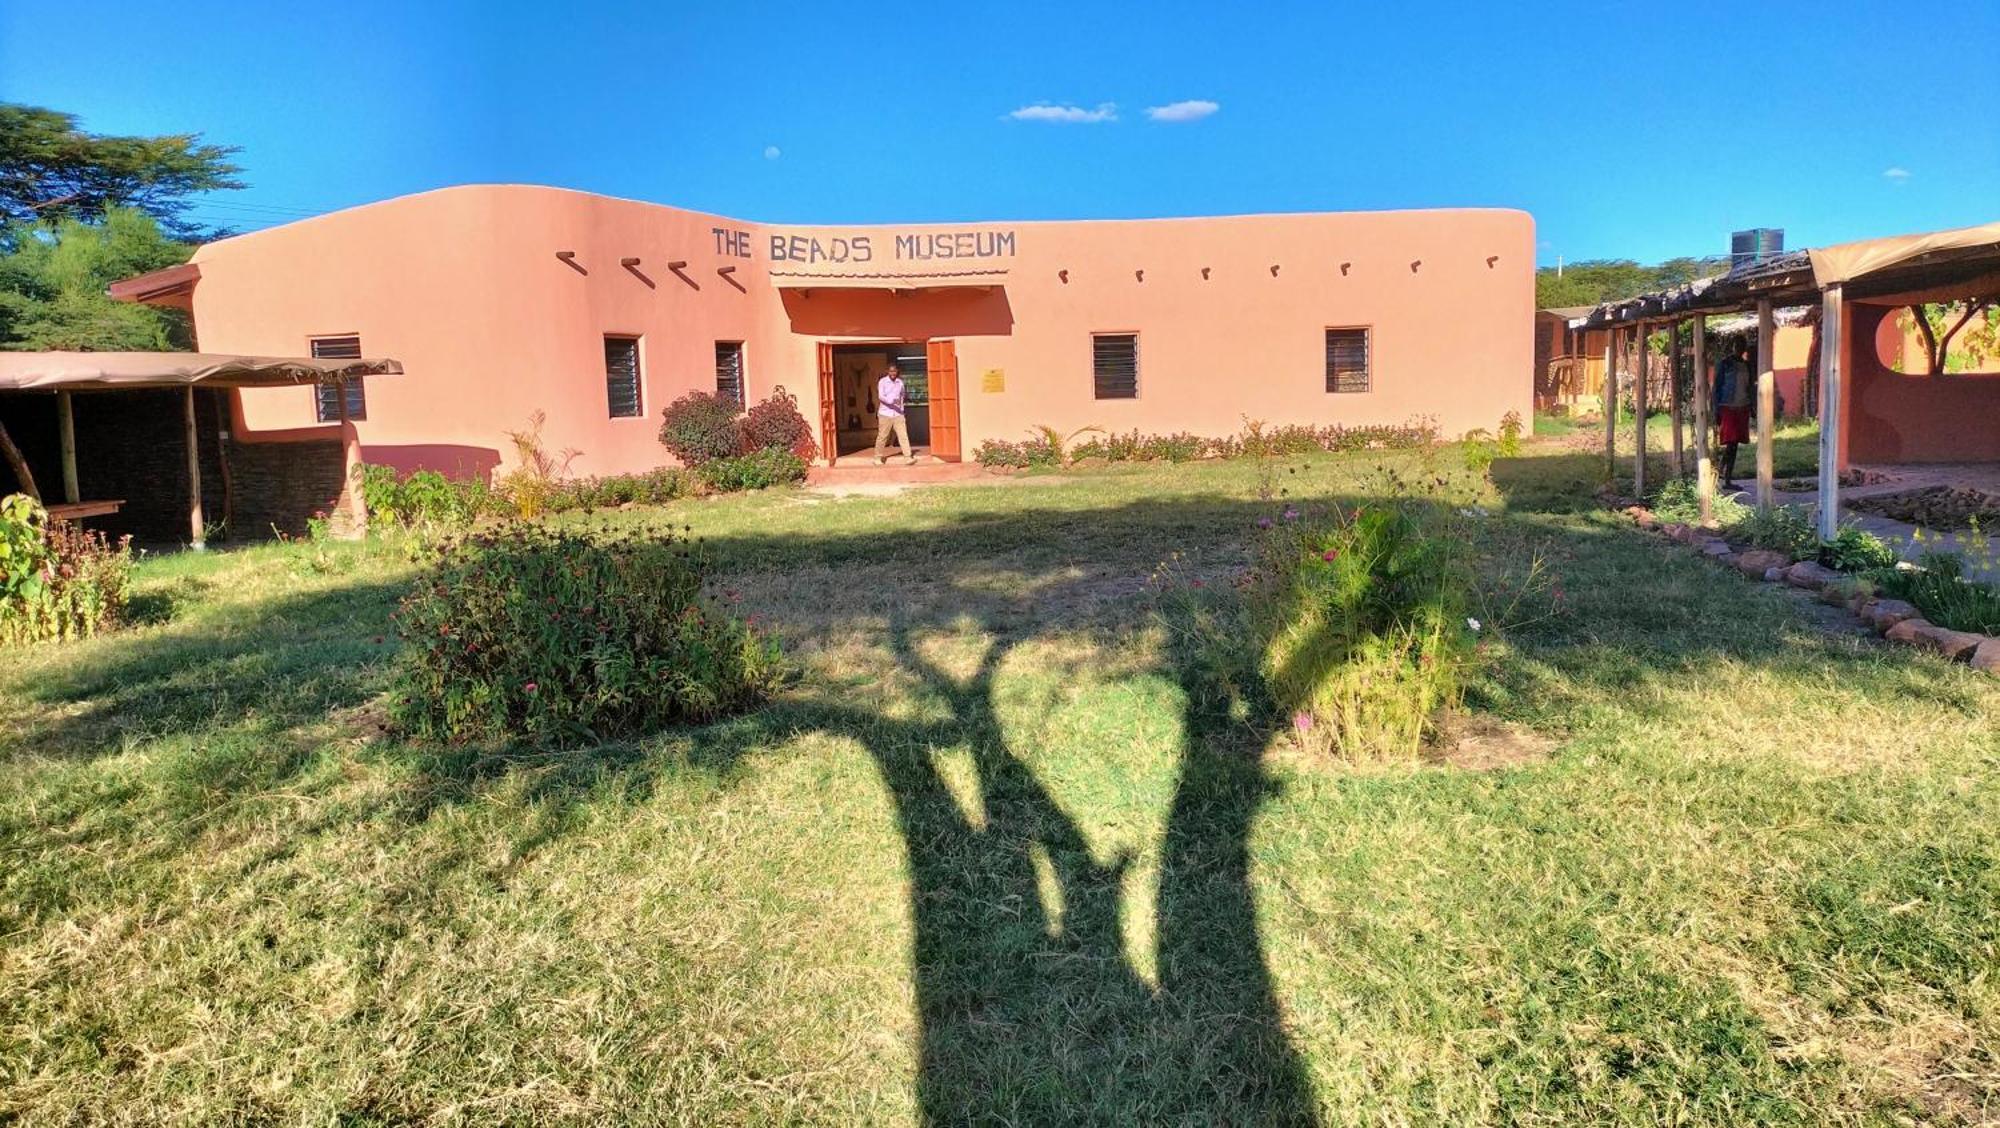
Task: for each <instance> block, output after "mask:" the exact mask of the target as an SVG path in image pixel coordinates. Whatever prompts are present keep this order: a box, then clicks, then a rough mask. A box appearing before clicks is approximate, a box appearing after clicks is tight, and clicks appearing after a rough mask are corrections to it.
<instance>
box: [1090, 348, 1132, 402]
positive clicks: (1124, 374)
mask: <svg viewBox="0 0 2000 1128" xmlns="http://www.w3.org/2000/svg"><path fill="white" fill-rule="evenodd" d="M1090 372H1091V377H1092V380H1093V382H1094V384H1095V386H1096V390H1097V398H1098V399H1136V398H1138V395H1139V335H1138V334H1137V333H1097V334H1093V335H1092V336H1091V338H1090Z"/></svg>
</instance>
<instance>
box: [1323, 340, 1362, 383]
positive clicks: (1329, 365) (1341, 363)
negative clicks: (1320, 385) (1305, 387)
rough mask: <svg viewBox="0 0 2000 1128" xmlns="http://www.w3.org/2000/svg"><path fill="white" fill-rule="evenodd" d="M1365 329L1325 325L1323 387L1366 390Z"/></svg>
mask: <svg viewBox="0 0 2000 1128" xmlns="http://www.w3.org/2000/svg"><path fill="white" fill-rule="evenodd" d="M1369 386H1370V384H1369V378H1368V330H1366V329H1328V330H1327V331H1326V390H1327V391H1329V392H1365V391H1368V390H1369Z"/></svg>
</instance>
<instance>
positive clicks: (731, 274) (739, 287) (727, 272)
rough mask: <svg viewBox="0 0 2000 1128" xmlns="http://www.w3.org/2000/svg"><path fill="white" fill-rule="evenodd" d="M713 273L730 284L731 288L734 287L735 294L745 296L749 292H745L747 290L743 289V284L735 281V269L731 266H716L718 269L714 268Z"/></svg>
mask: <svg viewBox="0 0 2000 1128" xmlns="http://www.w3.org/2000/svg"><path fill="white" fill-rule="evenodd" d="M715 272H716V273H717V274H719V275H721V276H722V280H723V281H724V282H727V283H729V284H730V285H731V286H734V287H736V292H737V293H739V294H747V293H749V292H750V291H749V290H747V289H745V288H744V286H743V283H741V282H738V281H737V280H736V268H735V267H733V266H718V267H716V268H715Z"/></svg>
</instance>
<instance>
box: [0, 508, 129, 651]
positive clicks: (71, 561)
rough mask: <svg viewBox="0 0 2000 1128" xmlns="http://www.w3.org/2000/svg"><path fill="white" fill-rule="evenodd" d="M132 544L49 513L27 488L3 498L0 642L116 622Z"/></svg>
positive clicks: (86, 632)
mask: <svg viewBox="0 0 2000 1128" xmlns="http://www.w3.org/2000/svg"><path fill="white" fill-rule="evenodd" d="M130 544H131V538H130V537H123V538H120V539H119V540H118V541H117V542H116V543H113V542H112V541H110V540H109V539H107V538H106V537H105V536H104V534H102V533H93V532H89V531H87V530H85V529H84V528H82V527H81V526H79V525H75V524H72V523H70V522H67V521H51V520H49V515H48V511H47V510H45V509H43V508H42V506H41V504H40V503H38V502H36V501H35V500H34V499H33V498H30V497H28V496H27V495H25V494H11V495H9V496H7V497H5V498H0V643H27V642H44V641H49V640H59V641H68V640H70V639H76V638H88V637H90V636H92V635H95V634H97V633H98V632H99V631H104V630H108V629H110V628H112V627H114V626H116V625H117V624H118V623H119V621H120V620H121V619H122V618H123V617H124V614H125V597H126V588H127V584H128V578H129V574H130V570H131V564H132V553H131V547H130Z"/></svg>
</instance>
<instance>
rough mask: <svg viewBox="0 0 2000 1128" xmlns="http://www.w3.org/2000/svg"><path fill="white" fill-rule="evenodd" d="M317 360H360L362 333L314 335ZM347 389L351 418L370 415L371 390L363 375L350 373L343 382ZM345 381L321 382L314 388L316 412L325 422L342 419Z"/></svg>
mask: <svg viewBox="0 0 2000 1128" xmlns="http://www.w3.org/2000/svg"><path fill="white" fill-rule="evenodd" d="M311 343H312V355H313V359H314V360H359V359H360V358H361V338H359V337H314V338H312V342H311ZM344 386H345V387H346V389H347V417H348V418H349V419H366V418H368V393H367V392H366V391H364V390H363V389H362V387H361V377H359V376H352V377H349V378H348V379H347V381H346V383H345V385H344ZM342 387H343V385H342V384H321V385H319V386H318V387H316V388H315V389H314V390H313V391H314V395H315V399H314V403H313V411H314V414H315V415H316V416H317V417H318V418H319V421H320V422H322V423H338V422H340V390H341V388H342Z"/></svg>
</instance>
